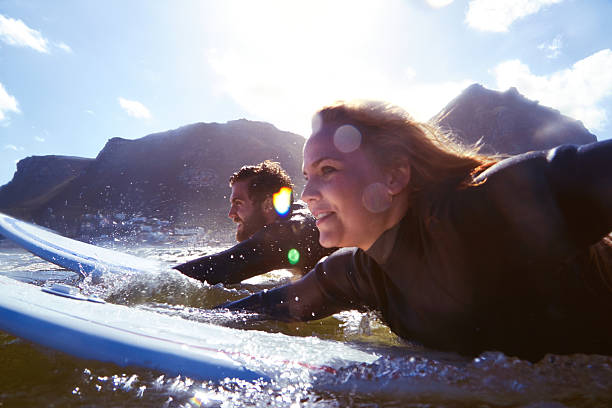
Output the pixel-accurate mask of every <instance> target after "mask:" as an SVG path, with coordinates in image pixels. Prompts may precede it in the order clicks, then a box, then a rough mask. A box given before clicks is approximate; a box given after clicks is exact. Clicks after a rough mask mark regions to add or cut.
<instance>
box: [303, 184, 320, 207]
mask: <svg viewBox="0 0 612 408" xmlns="http://www.w3.org/2000/svg"><path fill="white" fill-rule="evenodd" d="M319 195H320V194H319V191H318V190H317V188H316V186H315V183H314V182H312V181H311V180H308V181H307V182H306V185H305V186H304V191H302V197H301V198H302V200H303V201H304V202H306V203H307V204H308V202H309V201H314V200H316V199H317V198H318V197H319Z"/></svg>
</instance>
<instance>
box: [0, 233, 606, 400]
mask: <svg viewBox="0 0 612 408" xmlns="http://www.w3.org/2000/svg"><path fill="white" fill-rule="evenodd" d="M102 245H103V246H107V247H114V249H118V250H120V251H123V252H127V253H131V254H133V255H137V256H140V257H145V258H151V259H156V260H160V261H162V262H166V263H167V264H168V265H174V264H177V263H180V262H184V261H187V260H189V259H193V258H195V257H198V256H202V255H204V254H207V253H211V252H216V251H218V250H221V249H224V247H223V246H216V247H198V246H197V245H194V244H193V243H181V242H173V243H157V244H155V245H151V244H149V243H142V244H141V245H139V246H134V245H130V246H118V244H117V243H115V242H107V243H103V244H102ZM0 274H2V275H7V276H10V277H12V278H15V279H18V280H21V281H25V282H29V283H31V284H33V285H43V284H45V283H49V282H62V283H68V284H73V285H77V286H79V287H80V288H81V290H82V291H84V292H87V293H90V294H97V295H98V296H101V297H102V298H104V299H105V300H106V301H107V302H111V303H117V304H123V305H128V306H130V307H134V308H140V309H144V310H148V311H150V312H152V313H161V314H167V315H172V316H179V317H181V318H184V319H188V320H195V321H204V322H208V323H210V322H212V323H215V324H220V325H225V326H229V327H235V328H242V329H248V330H261V331H267V332H272V333H283V334H286V335H290V336H296V337H298V336H300V337H301V336H316V337H319V338H322V339H332V340H339V341H343V342H349V343H350V344H352V345H353V346H354V347H357V348H361V349H363V350H368V351H372V350H375V351H376V353H377V354H378V355H379V356H380V357H379V358H378V359H377V360H376V361H374V362H372V363H370V364H365V363H361V364H354V365H349V366H346V367H343V368H341V369H339V370H337V372H336V373H334V374H329V373H328V374H324V375H319V376H318V377H317V378H316V381H314V380H310V379H304V378H291V377H282V378H281V377H279V378H275V379H272V380H271V381H269V382H261V381H258V382H252V383H251V382H244V381H236V380H231V379H226V380H224V381H220V382H209V381H198V380H194V379H191V378H187V377H184V376H168V375H165V374H164V373H161V372H158V371H154V370H148V369H144V368H138V367H120V366H116V365H114V364H107V363H100V362H97V361H89V360H83V359H79V358H75V357H72V356H70V355H67V354H64V353H61V352H57V351H54V350H50V349H47V348H43V347H40V346H37V345H35V344H31V343H29V342H28V341H24V340H22V339H19V338H16V337H14V336H11V335H10V334H8V333H4V332H0V407H34V406H45V407H119V406H122V407H123V406H138V407H260V406H266V407H270V406H274V407H277V406H278V407H347V406H352V407H383V406H384V407H419V408H425V407H439V408H446V407H448V408H451V407H525V408H561V407H611V406H612V357H607V356H595V355H590V356H589V355H572V356H556V355H548V356H546V357H545V358H543V359H542V360H541V361H540V362H537V363H530V362H528V361H524V360H520V359H517V358H513V357H511V356H506V355H504V354H503V353H499V352H496V351H489V352H486V353H483V354H482V355H480V356H478V357H476V358H467V357H462V356H459V355H456V354H453V353H442V352H438V351H436V350H428V349H425V348H423V347H420V346H419V345H416V344H412V343H410V342H406V341H402V340H401V339H399V338H397V337H396V336H395V335H393V333H391V332H390V331H389V329H388V328H387V327H386V326H385V325H384V324H382V323H381V322H380V321H379V320H378V319H377V317H376V316H375V315H372V314H364V313H358V312H355V311H349V312H343V313H340V314H337V315H334V316H332V317H329V318H327V319H323V320H320V321H316V322H308V323H292V324H289V323H281V322H274V321H261V320H249V319H247V318H245V316H243V315H241V314H239V313H227V312H212V311H210V310H209V308H210V307H211V306H213V305H216V304H218V303H221V302H224V301H226V300H233V299H238V298H240V297H243V296H246V295H248V294H249V293H253V292H254V291H258V290H261V289H264V288H269V287H273V286H275V285H278V284H280V283H283V282H288V281H290V280H291V279H292V278H293V277H292V276H291V274H290V273H288V272H287V271H275V272H272V273H270V274H267V275H264V276H263V277H261V278H255V279H252V280H249V281H247V282H244V283H242V284H240V285H231V286H228V287H224V286H222V285H216V286H212V287H211V286H208V285H205V284H201V283H199V282H196V281H193V280H190V279H178V278H176V277H175V276H170V275H168V276H159V277H158V278H156V279H146V278H144V277H137V278H134V277H131V278H129V279H127V278H126V279H116V278H114V279H112V280H107V281H102V282H95V283H92V282H90V281H87V280H83V279H82V278H80V277H79V276H78V275H77V274H75V273H73V272H70V271H66V270H63V269H62V268H60V267H57V266H55V265H53V264H50V263H48V262H46V261H43V260H41V259H39V258H37V257H34V256H32V255H30V254H29V253H28V252H26V251H24V250H22V249H20V248H16V247H13V246H11V245H9V244H8V243H7V242H2V243H1V244H0ZM50 335H52V334H50Z"/></svg>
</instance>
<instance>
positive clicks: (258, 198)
mask: <svg viewBox="0 0 612 408" xmlns="http://www.w3.org/2000/svg"><path fill="white" fill-rule="evenodd" d="M247 180H248V181H249V184H248V190H247V191H248V195H249V198H250V199H251V200H252V201H253V202H254V203H256V204H259V203H261V202H263V201H264V200H265V199H266V198H267V197H271V196H272V195H273V194H275V193H278V191H279V190H280V189H281V188H283V187H287V188H290V189H291V191H292V193H291V202H293V183H292V182H291V177H289V175H288V174H287V173H286V172H285V170H283V168H282V167H281V166H280V164H279V163H277V162H273V161H270V160H265V161H263V162H261V163H259V164H257V165H252V166H242V167H241V168H240V170H238V171H237V172H236V173H234V174H232V176H231V177H230V179H229V185H230V187H232V186H233V185H234V183H236V182H238V181H247Z"/></svg>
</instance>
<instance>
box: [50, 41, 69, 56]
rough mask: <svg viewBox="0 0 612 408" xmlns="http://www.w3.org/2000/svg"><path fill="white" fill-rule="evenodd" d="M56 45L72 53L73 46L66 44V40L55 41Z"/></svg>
mask: <svg viewBox="0 0 612 408" xmlns="http://www.w3.org/2000/svg"><path fill="white" fill-rule="evenodd" d="M54 45H55V46H56V47H57V48H59V49H60V50H63V51H65V52H67V53H69V54H72V48H70V46H69V45H68V44H66V43H65V42H58V43H55V44H54Z"/></svg>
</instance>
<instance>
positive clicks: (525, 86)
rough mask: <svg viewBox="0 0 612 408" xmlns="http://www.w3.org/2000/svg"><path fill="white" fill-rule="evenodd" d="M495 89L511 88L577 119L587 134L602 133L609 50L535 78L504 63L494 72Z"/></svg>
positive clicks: (611, 91) (611, 71)
mask: <svg viewBox="0 0 612 408" xmlns="http://www.w3.org/2000/svg"><path fill="white" fill-rule="evenodd" d="M494 74H495V76H496V79H497V86H498V89H500V90H505V89H507V88H509V87H511V86H514V87H516V88H517V89H518V90H519V92H521V93H522V94H523V95H525V96H526V97H527V98H529V99H535V100H538V101H539V102H540V104H542V105H545V106H550V107H553V108H555V109H558V110H559V111H560V112H561V113H563V114H564V115H568V116H570V117H572V118H574V119H579V120H581V121H582V122H583V123H584V125H585V126H586V127H587V128H588V129H589V130H591V131H598V130H602V129H603V128H604V127H605V126H606V124H607V122H608V115H607V113H606V110H605V108H603V107H602V106H601V103H602V102H603V101H604V99H606V98H609V97H610V96H612V51H611V50H610V49H604V50H601V51H599V52H597V53H595V54H593V55H590V56H588V57H586V58H584V59H582V60H580V61H578V62H576V63H575V64H574V65H572V67H571V68H567V69H564V70H561V71H557V72H554V73H552V74H550V75H543V76H539V75H535V74H533V73H532V72H531V70H530V69H529V67H528V66H527V65H525V64H523V63H522V62H521V61H519V60H511V61H506V62H503V63H501V64H499V65H498V66H497V67H495V69H494Z"/></svg>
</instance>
